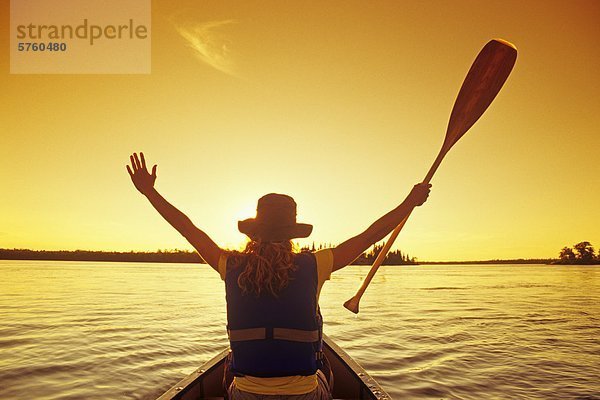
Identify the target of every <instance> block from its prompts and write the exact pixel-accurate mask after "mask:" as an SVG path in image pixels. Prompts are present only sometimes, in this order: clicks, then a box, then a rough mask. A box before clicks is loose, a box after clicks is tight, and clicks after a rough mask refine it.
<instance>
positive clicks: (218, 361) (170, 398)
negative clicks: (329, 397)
mask: <svg viewBox="0 0 600 400" xmlns="http://www.w3.org/2000/svg"><path fill="white" fill-rule="evenodd" d="M323 344H324V345H323V350H324V352H325V355H326V356H327V358H328V359H329V363H330V364H331V369H332V371H333V376H334V385H333V398H334V399H373V400H388V399H390V398H391V397H390V396H389V395H388V394H387V393H386V392H385V390H383V389H382V388H381V386H379V384H378V383H377V382H376V381H375V380H374V379H373V378H371V376H369V374H368V373H367V372H366V371H365V370H364V369H363V368H362V367H361V366H359V365H358V364H357V363H356V362H355V361H354V360H353V359H352V358H351V357H350V356H349V355H348V354H347V353H346V352H345V351H344V350H342V349H341V348H340V347H339V346H338V345H336V344H335V343H334V342H333V340H331V339H330V338H329V337H327V336H326V335H323ZM228 353H229V349H226V350H223V351H222V352H221V353H219V354H218V355H216V356H215V357H213V358H212V359H211V360H210V361H208V362H207V363H205V364H204V365H202V366H201V367H200V368H198V369H197V370H196V371H194V372H193V373H192V374H191V375H189V376H187V377H186V378H184V379H182V380H181V381H180V382H179V383H177V384H176V385H175V386H173V387H172V388H171V389H169V390H167V391H166V392H165V393H164V394H163V395H162V396H160V397H159V398H158V400H192V399H193V400H195V399H211V398H212V399H219V398H221V399H222V398H223V394H224V393H223V383H222V382H223V365H224V363H225V357H227V354H228Z"/></svg>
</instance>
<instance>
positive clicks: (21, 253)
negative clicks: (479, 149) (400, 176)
mask: <svg viewBox="0 0 600 400" xmlns="http://www.w3.org/2000/svg"><path fill="white" fill-rule="evenodd" d="M0 260H33V261H35V260H39V261H99V262H151V263H166V264H181V263H200V264H205V262H204V260H202V258H201V257H200V255H199V254H198V253H196V252H194V251H188V250H169V251H161V250H159V251H155V252H136V251H129V252H117V251H93V250H74V251H72V250H30V249H3V248H0ZM557 261H558V260H557V259H552V258H547V259H545V258H544V259H540V258H536V259H525V258H519V259H507V260H502V259H494V260H467V261H418V262H416V263H414V264H412V263H411V264H407V263H403V264H398V263H391V264H384V265H389V266H406V265H486V264H489V265H492V264H494V265H498V264H548V265H551V264H556V262H557ZM352 265H358V266H365V265H366V266H368V265H370V264H363V263H360V264H359V263H356V264H352ZM575 265H578V264H575Z"/></svg>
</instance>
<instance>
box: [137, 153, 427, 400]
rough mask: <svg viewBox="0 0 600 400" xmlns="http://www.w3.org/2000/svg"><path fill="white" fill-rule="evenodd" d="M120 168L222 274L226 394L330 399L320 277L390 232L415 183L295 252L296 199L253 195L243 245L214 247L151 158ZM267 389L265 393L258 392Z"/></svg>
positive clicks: (304, 230)
mask: <svg viewBox="0 0 600 400" xmlns="http://www.w3.org/2000/svg"><path fill="white" fill-rule="evenodd" d="M130 160H131V168H130V167H129V165H128V166H127V171H128V172H129V175H130V176H131V180H132V181H133V184H134V185H135V187H136V188H137V189H138V190H139V191H140V192H141V193H142V194H143V195H144V196H146V197H147V198H148V200H149V201H150V203H151V204H152V205H153V206H154V208H156V210H157V211H158V212H159V213H160V215H162V216H163V217H164V218H165V219H166V220H167V222H169V223H170V224H171V225H172V226H173V227H174V228H175V229H177V231H178V232H179V233H181V234H182V235H183V236H184V237H185V238H186V239H187V240H188V241H189V242H190V244H191V245H192V246H194V248H195V249H196V250H197V251H198V253H199V254H200V256H201V257H202V258H203V259H204V260H205V261H206V262H207V263H208V265H210V266H211V267H212V268H213V269H214V270H215V271H217V272H218V273H219V274H220V276H221V278H222V279H223V280H224V281H225V293H226V300H227V333H228V336H229V341H230V346H231V357H230V362H229V368H230V372H231V374H232V376H233V381H232V382H231V384H230V385H227V386H228V394H229V398H231V399H258V398H263V397H264V398H267V399H269V398H270V399H274V398H285V399H297V400H300V399H302V400H309V399H331V393H330V386H329V383H328V378H329V377H328V376H326V375H325V374H324V373H323V372H322V370H327V369H326V366H324V363H325V360H323V356H322V352H321V335H322V327H323V325H322V319H321V313H320V311H319V306H318V299H319V293H320V291H321V287H322V285H323V283H324V282H325V281H326V280H328V279H329V278H330V275H331V273H332V272H334V271H337V270H339V269H341V268H344V267H345V266H347V265H349V264H351V263H352V261H354V260H355V259H356V258H357V257H358V256H359V255H360V254H362V253H363V252H364V251H365V250H367V249H368V248H369V247H370V246H371V245H372V244H374V243H376V242H377V241H379V240H381V239H383V238H384V237H385V236H386V235H387V234H388V233H390V232H391V231H392V230H393V229H394V228H395V227H396V226H397V225H398V224H399V223H400V222H401V221H402V220H403V219H404V217H405V216H407V215H408V214H409V213H410V211H411V210H412V209H413V208H414V207H415V206H420V205H421V204H423V203H424V202H425V201H426V200H427V197H428V195H429V191H430V187H431V185H429V184H417V185H415V186H414V187H413V189H412V190H411V192H410V194H409V195H408V196H407V197H406V199H405V200H404V201H403V202H402V203H401V204H400V205H399V206H398V207H396V208H395V209H393V210H392V211H390V212H388V213H387V214H385V215H384V216H383V217H381V218H379V219H378V220H377V221H375V222H374V223H373V224H372V225H371V226H370V227H369V228H367V229H366V230H365V231H364V232H362V233H361V234H359V235H357V236H354V237H352V238H350V239H348V240H346V241H345V242H343V243H342V244H340V245H339V246H336V247H335V248H331V249H324V250H319V251H317V252H314V253H310V252H301V253H297V252H295V251H294V249H293V244H292V241H291V239H294V238H303V237H307V236H309V235H310V233H311V231H312V225H308V224H301V223H298V222H296V203H295V201H294V200H293V199H292V198H291V197H289V196H286V195H282V194H275V193H271V194H267V195H265V196H263V197H261V198H260V199H259V200H258V206H257V210H256V217H255V218H249V219H246V220H244V221H239V222H238V229H239V230H240V232H242V233H244V234H246V235H247V236H248V237H249V239H250V240H249V242H248V244H247V245H246V248H245V250H244V251H242V252H236V251H227V250H223V249H221V248H220V247H219V246H217V244H215V242H213V241H212V240H211V238H210V237H209V236H208V235H207V234H206V233H204V232H203V231H201V230H200V229H198V228H197V227H196V226H195V225H194V224H193V223H192V221H191V220H190V219H189V218H188V217H187V216H186V215H185V214H183V213H182V212H181V211H179V210H178V209H177V208H175V207H174V206H173V205H171V204H170V203H169V202H168V201H167V200H165V199H164V198H163V197H162V196H161V195H160V194H159V193H158V192H157V191H156V189H155V188H154V182H155V181H156V165H154V166H153V167H152V173H149V172H148V169H147V168H146V161H145V158H144V154H143V153H140V157H139V158H138V155H137V154H136V153H134V154H133V155H131V156H130ZM265 396H266V397H265Z"/></svg>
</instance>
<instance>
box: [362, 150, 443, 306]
mask: <svg viewBox="0 0 600 400" xmlns="http://www.w3.org/2000/svg"><path fill="white" fill-rule="evenodd" d="M447 152H448V150H447V149H446V148H445V147H442V149H441V150H440V152H439V153H438V155H437V157H436V159H435V161H434V162H433V165H432V166H431V168H429V172H427V175H426V176H425V179H424V180H423V183H429V182H430V181H431V178H433V174H434V173H435V171H437V169H438V167H439V166H440V164H441V163H442V160H443V159H444V156H445V155H446V153H447ZM412 210H414V208H413V209H412ZM412 210H410V212H409V213H408V214H407V215H406V217H404V219H403V220H402V222H400V224H398V226H397V227H396V228H394V230H393V231H392V234H391V235H390V237H389V238H388V240H387V242H385V245H384V246H383V249H381V251H380V252H379V254H378V255H377V258H376V259H375V262H374V263H373V266H372V267H371V269H370V270H369V273H368V274H367V276H366V277H365V279H364V281H363V283H362V285H361V286H360V288H359V289H358V291H357V292H356V295H355V296H354V298H353V300H355V301H357V302H358V301H360V298H361V297H362V295H363V294H364V293H365V291H366V290H367V287H369V284H370V283H371V280H373V277H374V276H375V274H376V273H377V270H378V269H379V267H380V266H381V264H382V263H383V260H385V257H386V256H387V253H388V252H389V251H390V248H391V247H392V245H393V244H394V241H395V240H396V238H397V237H398V234H400V231H401V230H402V228H403V227H404V224H406V221H408V217H410V214H411V213H412Z"/></svg>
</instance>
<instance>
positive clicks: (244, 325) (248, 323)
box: [225, 253, 323, 377]
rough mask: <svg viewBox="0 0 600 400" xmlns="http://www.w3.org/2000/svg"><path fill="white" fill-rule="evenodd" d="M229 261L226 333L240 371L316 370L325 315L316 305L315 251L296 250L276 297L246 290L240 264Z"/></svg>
mask: <svg viewBox="0 0 600 400" xmlns="http://www.w3.org/2000/svg"><path fill="white" fill-rule="evenodd" d="M230 261H231V257H229V259H228V261H227V272H226V274H225V292H226V299H227V334H228V336H229V343H230V347H231V351H232V364H231V369H232V372H233V373H234V374H235V375H236V376H244V375H250V376H256V377H279V376H292V375H305V376H308V375H313V374H314V373H316V371H317V368H318V367H319V366H320V359H321V357H322V352H321V350H322V336H323V320H322V318H321V313H320V311H319V309H318V304H317V286H318V275H317V263H316V259H315V256H314V254H312V253H300V254H294V263H295V265H296V267H297V268H296V270H295V271H291V272H290V280H289V283H288V285H287V286H286V287H285V288H284V289H283V290H282V291H281V292H279V293H278V295H277V296H276V297H275V296H273V295H272V294H270V293H262V294H261V295H260V296H257V295H256V294H254V293H246V294H243V293H242V290H241V289H240V287H239V286H238V277H239V275H240V274H241V273H242V272H243V270H244V268H245V264H244V262H242V263H241V265H239V266H238V267H236V268H233V267H232V266H231V263H230Z"/></svg>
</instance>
